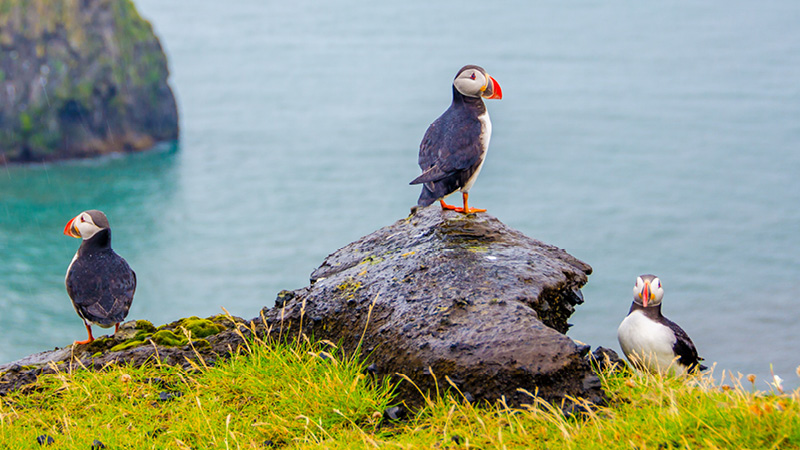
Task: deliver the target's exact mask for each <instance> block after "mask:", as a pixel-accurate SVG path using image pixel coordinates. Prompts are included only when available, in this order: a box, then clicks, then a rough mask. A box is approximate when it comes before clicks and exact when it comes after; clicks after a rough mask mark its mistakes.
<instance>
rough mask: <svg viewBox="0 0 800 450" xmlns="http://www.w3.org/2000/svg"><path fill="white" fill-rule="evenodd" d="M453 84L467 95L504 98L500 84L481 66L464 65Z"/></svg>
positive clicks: (462, 93)
mask: <svg viewBox="0 0 800 450" xmlns="http://www.w3.org/2000/svg"><path fill="white" fill-rule="evenodd" d="M453 86H455V88H456V89H457V90H458V92H460V93H461V95H464V96H466V97H479V98H480V97H483V98H496V99H501V98H503V90H502V89H500V84H498V83H497V81H496V80H495V79H494V78H492V77H491V76H490V75H489V74H488V73H486V71H485V70H483V67H480V66H472V65H469V66H464V67H462V68H461V70H459V71H458V75H456V78H455V80H453Z"/></svg>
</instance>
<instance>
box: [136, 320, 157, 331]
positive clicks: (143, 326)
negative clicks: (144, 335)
mask: <svg viewBox="0 0 800 450" xmlns="http://www.w3.org/2000/svg"><path fill="white" fill-rule="evenodd" d="M134 328H136V329H137V330H143V331H146V332H149V333H153V332H155V331H156V327H154V326H153V323H152V322H150V321H149V320H137V321H136V326H135V327H134ZM137 334H138V333H137Z"/></svg>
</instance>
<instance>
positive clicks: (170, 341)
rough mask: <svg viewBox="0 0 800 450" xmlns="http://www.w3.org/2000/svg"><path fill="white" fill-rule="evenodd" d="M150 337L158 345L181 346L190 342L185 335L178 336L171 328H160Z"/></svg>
mask: <svg viewBox="0 0 800 450" xmlns="http://www.w3.org/2000/svg"><path fill="white" fill-rule="evenodd" d="M150 339H151V340H152V341H153V342H155V343H156V344H158V345H163V346H165V347H179V346H181V345H186V343H187V342H189V340H188V339H186V337H185V336H178V335H177V334H175V333H174V332H172V331H171V330H159V331H156V332H155V333H153V335H152V336H151V337H150Z"/></svg>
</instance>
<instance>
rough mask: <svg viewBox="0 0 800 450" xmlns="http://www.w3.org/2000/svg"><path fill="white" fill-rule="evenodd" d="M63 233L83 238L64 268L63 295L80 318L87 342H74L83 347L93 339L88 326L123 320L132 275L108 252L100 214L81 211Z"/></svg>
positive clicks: (130, 299) (108, 237)
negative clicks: (65, 273)
mask: <svg viewBox="0 0 800 450" xmlns="http://www.w3.org/2000/svg"><path fill="white" fill-rule="evenodd" d="M64 234H66V235H67V236H72V237H76V238H83V242H82V243H81V246H80V247H79V248H78V252H77V253H75V256H74V257H73V258H72V262H71V263H70V264H69V267H68V268H67V277H66V280H65V282H66V285H67V294H69V297H70V299H72V306H74V307H75V311H76V312H77V313H78V315H79V316H81V319H83V323H84V325H86V332H87V333H89V339H87V340H85V341H75V343H76V344H87V343H89V342H92V341H93V340H94V336H92V326H91V324H95V325H97V326H99V327H102V328H109V327H111V326H112V325H114V333H116V332H117V331H119V323H120V322H122V321H123V320H125V316H127V315H128V310H129V309H130V307H131V302H133V293H134V292H135V291H136V273H134V271H133V270H131V267H130V266H129V265H128V263H127V262H126V261H125V260H124V259H123V258H122V257H121V256H119V255H118V254H116V253H115V252H114V250H112V249H111V228H110V227H109V225H108V219H107V218H106V215H105V214H103V212H102V211H98V210H96V209H92V210H89V211H84V212H82V213H80V214H78V215H77V216H75V218H73V219H72V220H70V221H69V222H68V223H67V226H65V227H64Z"/></svg>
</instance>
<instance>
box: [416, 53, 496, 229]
mask: <svg viewBox="0 0 800 450" xmlns="http://www.w3.org/2000/svg"><path fill="white" fill-rule="evenodd" d="M484 98H493V99H501V98H503V91H502V90H501V89H500V85H499V84H498V83H497V81H495V79H494V78H492V77H491V76H489V74H488V73H486V71H485V70H483V68H482V67H479V66H472V65H469V66H464V67H462V68H461V70H459V71H458V74H457V75H456V78H455V79H454V80H453V103H451V104H450V107H449V108H447V111H445V112H444V113H443V114H442V115H441V116H439V118H438V119H436V120H435V121H434V122H433V123H432V124H431V125H430V126H429V127H428V131H426V132H425V136H424V137H423V138H422V143H421V144H420V146H419V167H420V168H421V169H422V175H420V176H418V177H417V178H415V179H414V180H413V181H412V182H411V183H410V184H422V193H421V194H420V195H419V200H417V207H425V206H428V205H430V204H431V203H433V202H435V201H436V200H439V202H440V203H441V205H442V208H443V209H452V210H454V211H458V212H463V213H465V214H467V213H473V212H483V211H486V210H485V209H477V208H470V207H469V204H468V199H469V189H470V188H471V187H472V185H473V183H475V179H476V178H477V177H478V174H479V173H480V171H481V167H482V166H483V162H484V160H485V159H486V151H487V150H488V149H489V138H490V137H491V136H492V122H491V121H490V120H489V112H488V111H487V110H486V105H484V104H483V99H484ZM458 190H461V195H462V197H463V201H464V207H463V208H460V207H456V206H452V205H448V204H447V203H445V202H444V197H446V196H448V195H450V194H452V193H453V192H456V191H458Z"/></svg>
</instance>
